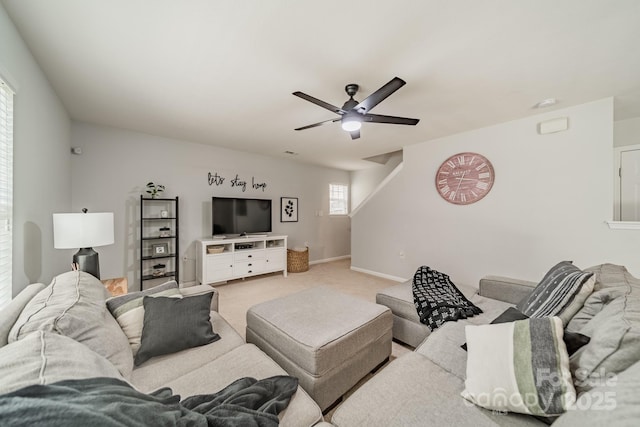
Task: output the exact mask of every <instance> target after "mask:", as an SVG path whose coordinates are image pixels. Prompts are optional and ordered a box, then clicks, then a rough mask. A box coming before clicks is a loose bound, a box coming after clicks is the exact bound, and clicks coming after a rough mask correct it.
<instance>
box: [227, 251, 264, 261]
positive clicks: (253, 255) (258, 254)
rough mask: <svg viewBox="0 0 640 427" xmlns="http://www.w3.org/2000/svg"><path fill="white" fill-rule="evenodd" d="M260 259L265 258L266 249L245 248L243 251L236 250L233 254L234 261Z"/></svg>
mask: <svg viewBox="0 0 640 427" xmlns="http://www.w3.org/2000/svg"><path fill="white" fill-rule="evenodd" d="M259 259H264V251H251V250H243V251H236V252H235V253H234V254H233V261H234V262H244V261H251V260H259Z"/></svg>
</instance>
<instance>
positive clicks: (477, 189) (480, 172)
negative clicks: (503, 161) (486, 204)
mask: <svg viewBox="0 0 640 427" xmlns="http://www.w3.org/2000/svg"><path fill="white" fill-rule="evenodd" d="M494 178H495V174H494V172H493V166H492V165H491V162H490V161H489V160H487V158H486V157H484V156H483V155H481V154H477V153H458V154H455V155H453V156H451V157H449V158H448V159H447V160H445V161H444V162H442V164H441V165H440V167H439V168H438V172H437V173H436V189H437V190H438V194H440V196H442V198H443V199H445V200H446V201H447V202H449V203H454V204H456V205H468V204H471V203H475V202H477V201H478V200H480V199H482V198H483V197H484V196H486V195H487V193H489V191H490V190H491V187H492V186H493V180H494Z"/></svg>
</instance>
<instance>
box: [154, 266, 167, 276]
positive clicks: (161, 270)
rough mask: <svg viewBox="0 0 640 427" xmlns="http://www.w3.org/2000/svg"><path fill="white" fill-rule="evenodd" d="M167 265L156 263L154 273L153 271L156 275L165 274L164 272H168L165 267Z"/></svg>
mask: <svg viewBox="0 0 640 427" xmlns="http://www.w3.org/2000/svg"><path fill="white" fill-rule="evenodd" d="M165 267H166V265H164V264H156V265H154V266H153V273H151V274H152V275H153V276H154V277H161V276H164V273H165V272H166V269H165Z"/></svg>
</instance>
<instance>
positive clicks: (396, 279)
mask: <svg viewBox="0 0 640 427" xmlns="http://www.w3.org/2000/svg"><path fill="white" fill-rule="evenodd" d="M351 269H352V270H353V271H357V272H359V273H365V274H370V275H372V276H376V277H382V278H383V279H389V280H393V281H394V282H406V281H407V279H405V278H403V277H398V276H392V275H390V274H385V273H379V272H377V271H372V270H367V269H365V268H360V267H354V266H351Z"/></svg>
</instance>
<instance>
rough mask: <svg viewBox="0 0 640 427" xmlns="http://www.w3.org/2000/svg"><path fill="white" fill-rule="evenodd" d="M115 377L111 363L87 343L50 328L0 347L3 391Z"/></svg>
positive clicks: (116, 373) (0, 383) (0, 386)
mask: <svg viewBox="0 0 640 427" xmlns="http://www.w3.org/2000/svg"><path fill="white" fill-rule="evenodd" d="M91 377H113V378H118V379H121V380H124V378H123V377H122V376H121V375H120V372H119V371H118V370H117V369H116V367H115V366H113V364H111V362H109V361H108V360H107V359H105V358H104V357H102V356H100V355H99V354H97V353H95V352H93V351H91V350H90V349H89V348H88V347H87V346H85V345H84V344H80V343H79V342H77V341H75V340H73V339H71V338H69V337H66V336H64V335H59V334H56V333H54V332H49V331H35V332H32V333H30V334H29V335H26V336H24V337H22V338H21V339H20V340H19V341H14V342H13V343H11V344H8V345H6V346H4V347H2V348H0V394H4V393H9V392H11V391H14V390H18V389H20V388H22V387H27V386H30V385H34V384H41V385H42V384H51V383H54V382H57V381H62V380H66V379H80V378H91Z"/></svg>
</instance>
